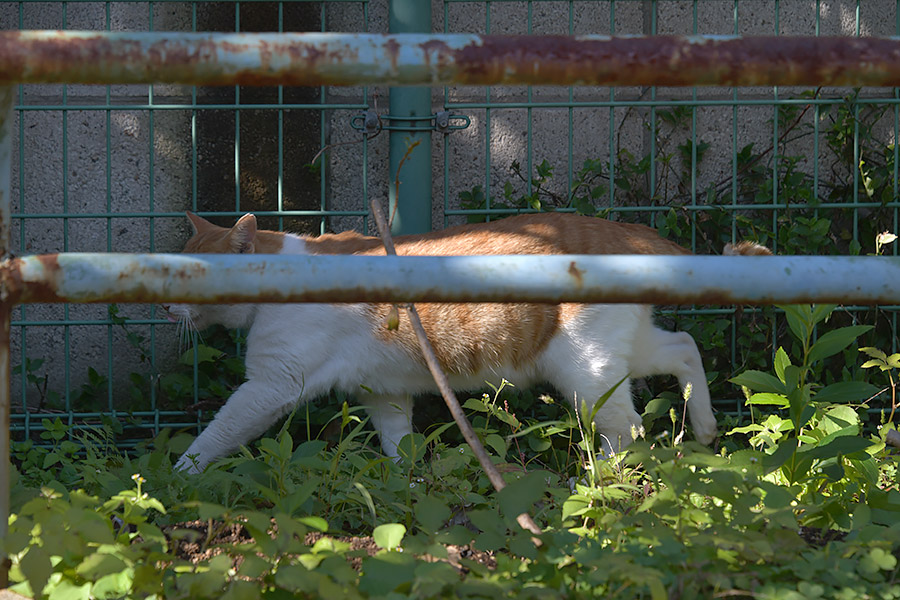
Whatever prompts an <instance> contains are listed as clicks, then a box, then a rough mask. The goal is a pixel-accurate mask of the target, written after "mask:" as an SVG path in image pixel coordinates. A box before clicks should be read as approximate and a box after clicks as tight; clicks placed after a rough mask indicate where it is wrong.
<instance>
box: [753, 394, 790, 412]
mask: <svg viewBox="0 0 900 600" xmlns="http://www.w3.org/2000/svg"><path fill="white" fill-rule="evenodd" d="M747 404H748V405H771V406H778V407H780V408H787V406H788V399H787V396H785V395H784V394H767V393H764V394H753V395H752V396H750V399H749V400H747Z"/></svg>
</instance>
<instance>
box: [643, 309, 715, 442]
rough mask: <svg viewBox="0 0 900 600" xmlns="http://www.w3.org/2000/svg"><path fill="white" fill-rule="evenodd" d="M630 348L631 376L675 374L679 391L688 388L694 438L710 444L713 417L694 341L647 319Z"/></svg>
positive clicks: (712, 435)
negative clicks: (632, 349) (631, 350)
mask: <svg viewBox="0 0 900 600" xmlns="http://www.w3.org/2000/svg"><path fill="white" fill-rule="evenodd" d="M633 348H634V351H633V354H632V357H631V360H630V361H629V362H630V364H629V367H630V371H631V375H632V376H633V377H647V376H650V375H675V376H676V377H677V378H678V383H679V384H680V385H681V388H682V389H685V388H686V387H687V386H690V389H691V394H690V397H689V399H688V401H687V409H688V413H689V414H690V417H691V425H693V428H694V435H695V436H696V438H697V440H698V441H700V442H702V443H704V444H709V443H710V442H712V441H713V440H714V439H715V437H716V416H715V415H714V414H713V410H712V404H711V403H710V397H709V387H708V386H707V384H706V371H705V370H704V369H703V361H702V359H701V358H700V351H699V350H698V349H697V344H696V342H694V338H692V337H691V336H690V334H688V333H686V332H684V331H675V332H673V331H664V330H662V329H659V328H658V327H655V326H654V325H653V324H652V323H651V322H650V321H649V319H648V320H647V321H646V322H644V323H641V326H640V327H639V329H638V333H637V335H636V336H635V341H634V345H633Z"/></svg>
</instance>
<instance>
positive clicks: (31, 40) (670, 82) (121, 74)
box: [0, 31, 900, 86]
mask: <svg viewBox="0 0 900 600" xmlns="http://www.w3.org/2000/svg"><path fill="white" fill-rule="evenodd" d="M42 82H58V83H100V84H108V83H182V84H197V85H234V84H238V85H276V84H283V85H364V84H373V83H384V84H391V85H450V84H466V85H489V84H507V85H521V84H528V85H538V84H542V85H550V84H557V85H620V86H627V85H640V86H643V85H664V86H693V85H726V86H758V85H814V86H818V85H834V86H863V85H865V86H900V39H898V38H873V37H869V38H866V37H863V38H856V37H789V36H781V37H746V38H740V37H722V36H718V37H715V36H694V37H672V36H653V37H615V38H610V37H604V36H492V35H484V36H479V35H472V34H441V35H423V34H395V35H383V34H357V33H346V34H343V33H327V34H323V33H269V34H225V33H219V34H217V33H173V32H165V33H162V32H160V33H122V32H72V31H55V32H43V31H2V32H0V84H2V83H42Z"/></svg>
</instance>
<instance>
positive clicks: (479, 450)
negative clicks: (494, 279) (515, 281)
mask: <svg viewBox="0 0 900 600" xmlns="http://www.w3.org/2000/svg"><path fill="white" fill-rule="evenodd" d="M411 149H412V148H410V150H411ZM398 200H399V198H398ZM370 204H371V207H372V216H373V217H374V219H375V226H376V227H377V228H378V233H379V235H380V236H381V240H382V242H384V248H385V250H386V251H387V253H388V254H389V255H396V254H397V251H396V250H395V249H394V240H393V238H392V237H391V230H390V227H389V226H388V222H387V219H386V218H385V216H384V213H383V212H382V210H381V207H380V206H379V205H378V201H377V200H376V199H375V198H373V199H372V201H371V203H370ZM404 308H405V309H406V312H407V314H408V315H409V322H410V325H412V328H413V331H415V333H416V338H418V340H419V346H420V347H421V348H422V354H423V355H424V357H425V363H426V364H427V365H428V370H429V371H431V375H432V377H434V381H435V383H436V384H437V386H438V389H439V390H440V392H441V396H443V397H444V402H446V404H447V408H449V409H450V414H452V415H453V420H454V421H456V424H457V425H458V426H459V429H460V431H462V434H463V438H465V440H466V442H467V443H468V444H469V446H470V447H471V448H472V451H473V452H474V453H475V456H476V457H477V458H478V462H479V463H480V464H481V468H482V469H484V472H485V473H486V474H487V476H488V479H489V480H490V482H491V485H493V486H494V489H495V490H497V491H498V492H499V491H500V490H502V489H503V488H504V487H506V482H505V481H503V477H502V476H501V475H500V472H499V471H498V470H497V468H496V467H495V466H494V463H493V462H491V457H490V455H488V453H487V450H485V449H484V446H483V445H482V444H481V440H479V439H478V436H477V435H476V434H475V430H474V429H472V425H471V424H470V423H469V420H468V419H467V418H466V414H465V413H464V412H463V410H462V407H461V406H460V405H459V400H457V398H456V394H454V393H453V389H452V388H451V387H450V382H449V381H448V380H447V375H445V374H444V371H443V369H442V368H441V364H440V362H439V361H438V359H437V356H436V355H435V353H434V348H433V347H432V345H431V342H430V341H429V340H428V335H427V334H426V333H425V328H424V327H422V320H421V319H420V318H419V313H418V311H416V307H415V306H414V305H412V304H406V305H404ZM516 522H518V523H519V525H520V526H521V527H522V528H523V529H526V530H527V531H529V532H531V533H533V534H534V535H540V533H541V528H540V527H538V526H537V524H536V523H535V522H534V521H533V520H532V518H531V516H529V515H528V513H522V514H521V515H519V516H518V517H516ZM532 541H533V542H534V544H535V545H536V546H540V545H541V541H540V540H539V539H537V538H532Z"/></svg>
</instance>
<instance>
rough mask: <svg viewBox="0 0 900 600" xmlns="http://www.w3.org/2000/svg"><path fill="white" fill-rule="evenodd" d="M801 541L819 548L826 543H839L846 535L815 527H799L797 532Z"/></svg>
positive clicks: (841, 532)
mask: <svg viewBox="0 0 900 600" xmlns="http://www.w3.org/2000/svg"><path fill="white" fill-rule="evenodd" d="M797 533H799V534H800V537H801V538H803V541H804V542H806V543H807V544H809V545H810V546H813V547H816V548H821V547H822V546H824V545H825V544H827V543H828V542H840V541H841V540H843V539H844V538H845V537H847V534H846V533H845V532H843V531H835V530H834V529H825V530H823V529H819V528H817V527H801V528H800V530H799V531H798V532H797Z"/></svg>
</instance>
